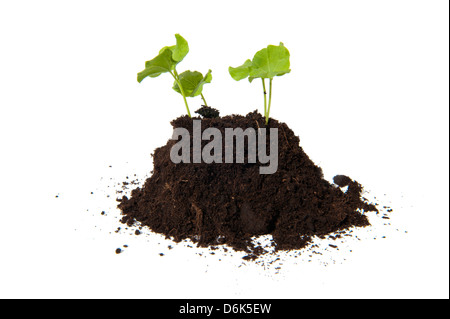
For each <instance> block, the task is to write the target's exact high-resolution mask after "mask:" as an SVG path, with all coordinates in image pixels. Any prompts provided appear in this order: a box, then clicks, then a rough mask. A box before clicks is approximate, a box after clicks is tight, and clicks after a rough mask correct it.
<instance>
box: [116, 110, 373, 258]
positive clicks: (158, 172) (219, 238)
mask: <svg viewBox="0 0 450 319" xmlns="http://www.w3.org/2000/svg"><path fill="white" fill-rule="evenodd" d="M197 119H200V118H197ZM171 124H172V126H173V127H174V128H177V127H182V128H186V129H187V130H188V131H189V132H190V133H191V143H192V136H193V120H192V119H191V118H189V117H188V116H183V117H179V118H177V119H175V120H174V121H172V122H171ZM209 127H215V128H218V129H219V130H221V132H222V136H223V138H224V137H225V128H238V127H239V128H242V129H244V130H245V129H246V128H249V127H252V128H254V129H255V130H256V132H258V128H264V127H266V128H278V147H279V150H278V152H279V155H278V170H277V171H276V173H274V174H260V171H259V167H260V166H261V165H262V164H260V163H248V162H247V159H246V161H245V163H243V164H226V163H223V164H218V163H212V164H206V163H197V164H195V163H179V164H174V163H173V162H172V161H171V159H170V150H171V147H172V146H173V145H174V144H175V143H177V141H176V140H169V141H168V142H167V144H166V145H165V146H162V147H160V148H157V149H156V150H155V151H154V155H153V157H154V169H153V172H152V176H151V177H150V178H148V179H147V180H146V181H145V184H144V185H143V186H142V187H140V188H137V189H134V190H133V191H132V193H131V196H130V198H128V197H123V198H122V199H120V200H119V202H120V204H119V206H118V207H119V208H120V209H121V211H122V214H123V217H122V219H121V222H123V223H126V224H128V225H130V226H131V225H133V224H135V223H139V224H141V225H144V226H148V227H149V228H150V229H152V230H153V231H154V232H157V233H161V234H164V235H166V236H167V237H169V238H172V239H173V240H175V241H181V240H183V239H186V238H190V239H191V240H193V241H194V242H197V243H198V245H199V246H214V245H218V244H227V245H229V246H231V247H233V248H234V249H236V250H244V251H247V252H249V253H250V254H253V255H257V254H258V253H261V251H260V249H258V247H255V246H254V245H253V243H252V240H251V237H253V236H258V235H263V234H271V235H272V236H273V245H275V246H276V249H280V250H286V249H300V248H303V247H305V246H306V245H307V244H308V242H309V241H310V239H311V237H312V236H314V235H319V236H321V235H326V234H329V233H331V232H335V231H338V230H342V229H346V228H348V227H351V226H367V225H369V221H368V219H367V217H366V216H365V215H364V212H366V211H376V210H377V209H376V207H375V206H374V205H372V204H369V203H367V202H366V201H365V200H364V199H363V198H362V197H361V192H362V186H361V185H360V184H359V183H358V182H356V181H354V180H352V179H350V178H349V177H347V176H343V175H338V176H336V177H335V180H334V182H335V184H331V183H329V182H328V181H326V180H325V179H324V177H323V173H322V169H321V168H320V167H318V166H317V165H315V164H314V163H313V162H312V161H311V160H310V158H309V157H308V155H307V154H305V152H304V151H303V149H302V148H301V147H300V145H299V143H300V140H299V137H297V136H296V135H295V134H294V132H293V131H292V130H291V129H289V127H288V126H287V125H286V124H285V123H279V122H278V121H276V120H274V119H271V120H270V121H269V124H268V126H265V124H264V117H263V116H261V115H260V114H259V113H257V112H256V111H255V112H253V113H249V114H247V115H246V116H240V115H231V116H225V117H217V118H203V119H202V121H201V128H202V131H203V130H205V129H206V128H209ZM208 142H209V141H203V142H202V143H203V145H205V144H207V143H208ZM245 144H247V143H245ZM191 145H192V144H191ZM223 145H224V143H223ZM191 152H192V147H191ZM223 154H225V152H223ZM245 154H247V151H246V152H245ZM191 159H192V156H191ZM223 162H224V161H223ZM344 186H346V187H347V189H346V190H345V191H344V190H343V189H342V188H341V187H344Z"/></svg>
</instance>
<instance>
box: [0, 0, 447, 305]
mask: <svg viewBox="0 0 450 319" xmlns="http://www.w3.org/2000/svg"><path fill="white" fill-rule="evenodd" d="M448 9H449V8H448V1H445V0H429V1H415V0H408V1H398V0H389V1H384V0H377V1H361V0H358V1H356V0H355V1H282V0H278V1H262V0H258V1H226V2H218V1H174V0H172V1H168V2H164V1H126V2H124V1H14V2H13V1H2V2H1V4H0V46H1V49H0V107H1V115H0V133H1V135H0V136H1V140H0V145H1V157H0V158H1V166H0V176H1V184H0V190H1V207H0V213H1V218H0V248H1V251H0V297H2V298H207V297H209V298H216V297H222V298H232V297H238V298H240V297H247V298H249V297H250V298H251V297H254V298H355V297H356V298H436V297H437V298H448V292H449V290H448V284H449V278H448V273H449V267H448V265H449V264H448V262H449V259H448V253H449V247H448V243H449V241H448V240H449V238H448V234H449V233H448V225H449V218H448V216H449V201H448V198H449V197H448V196H449V195H448V186H449V182H448V176H449V172H448V168H449V152H448V142H449V141H448V139H449V122H448V121H449V119H448V116H449V114H448V113H449V100H448V96H449V95H448V85H449V83H448V82H449V77H448V70H449V65H448V58H449V51H448V49H449V46H448V44H449V43H448V30H449V29H448V27H449V24H448V22H449V17H448ZM175 33H180V34H181V35H183V36H184V37H185V38H186V39H187V40H188V42H189V45H190V52H189V54H188V56H187V57H186V58H185V60H184V61H183V62H182V63H181V64H180V65H179V68H178V69H179V71H183V70H187V69H191V70H198V71H201V72H203V73H204V72H206V71H207V70H208V69H209V68H211V69H212V70H213V82H212V83H211V84H208V85H206V86H205V89H204V93H205V97H206V99H207V101H208V103H209V104H211V105H212V106H214V107H216V108H218V109H220V110H221V112H222V114H233V113H235V114H236V113H237V114H246V113H248V112H250V111H253V110H255V109H258V110H260V111H261V108H262V97H261V88H260V85H258V83H252V84H250V83H248V82H247V81H241V82H235V81H233V80H232V79H231V77H230V76H229V74H228V72H227V68H228V66H230V65H231V66H237V65H240V64H241V63H243V62H244V61H245V60H246V59H248V58H251V57H252V56H253V54H254V53H255V52H256V51H257V50H259V49H261V48H263V47H265V46H266V45H268V44H278V43H279V42H280V41H282V42H283V43H284V44H285V45H286V47H287V48H288V49H289V50H290V53H291V69H292V71H291V73H290V74H287V75H285V76H283V77H280V78H276V79H275V80H274V89H273V90H274V91H273V94H274V96H273V101H272V113H271V116H272V117H274V118H276V119H278V120H280V121H283V122H286V123H287V124H288V125H289V126H290V127H291V128H292V129H293V130H294V132H295V133H296V134H297V135H299V136H300V138H301V146H302V147H303V148H304V150H305V151H306V153H307V154H308V155H309V156H310V157H311V159H312V160H313V161H315V162H316V163H317V164H318V165H320V166H321V167H322V168H323V169H324V173H325V176H326V178H327V179H330V178H331V177H332V176H333V175H334V174H347V175H349V176H351V177H352V178H354V179H356V180H358V181H359V182H361V183H362V184H363V185H364V186H365V187H366V189H368V190H369V191H370V193H371V195H372V196H377V198H378V199H379V200H380V202H381V204H383V202H382V201H383V200H385V201H386V202H387V203H388V205H389V206H391V207H392V208H393V209H394V212H393V213H392V215H391V221H392V224H393V225H394V224H395V226H392V227H393V228H395V230H392V231H390V230H388V229H387V228H386V230H383V232H386V233H389V235H388V236H386V238H385V239H383V240H373V239H370V240H369V239H367V240H362V241H357V242H354V243H353V242H352V243H350V244H349V245H350V248H349V249H351V250H353V252H352V253H351V254H350V253H348V251H347V250H348V249H347V250H346V251H344V249H342V250H340V251H335V252H331V251H326V253H325V255H324V256H321V257H320V256H319V257H320V258H322V259H326V258H331V259H334V260H339V261H338V262H321V261H320V259H317V258H319V257H317V258H316V259H315V260H314V261H312V262H308V260H307V259H306V260H304V261H301V260H297V261H296V262H295V263H294V262H293V261H292V260H291V258H286V260H285V261H284V264H283V267H282V268H281V269H280V270H279V272H278V273H275V272H274V271H273V269H266V270H265V269H264V267H262V266H258V265H252V264H242V261H241V259H240V256H239V254H232V255H230V254H228V255H224V256H221V257H218V256H217V255H209V252H208V250H205V253H204V254H203V256H202V257H200V256H199V255H198V251H200V250H197V249H196V248H187V247H185V246H183V245H174V244H171V243H170V242H168V241H165V240H164V239H163V238H162V237H160V236H157V235H151V234H150V235H143V236H132V235H129V233H127V232H125V231H123V232H119V233H118V234H116V233H115V232H114V230H115V229H116V228H117V227H118V226H120V223H119V222H118V218H117V215H118V212H117V211H116V210H115V209H114V206H115V205H116V203H115V201H114V199H115V197H114V196H111V197H110V198H107V197H106V194H107V193H108V192H110V193H112V194H113V195H114V191H112V192H111V188H108V186H111V187H112V188H113V187H116V188H117V187H118V185H117V183H120V182H121V181H123V180H125V176H127V175H129V174H130V176H131V175H132V174H137V176H138V177H140V178H141V179H142V178H143V177H144V176H145V175H148V174H150V171H151V169H152V162H151V157H150V153H152V152H153V150H154V149H155V148H156V147H158V146H161V145H164V144H165V143H166V141H167V139H168V138H169V137H170V135H171V126H170V124H169V122H170V121H171V120H172V119H174V118H175V117H177V116H180V115H182V114H184V113H185V108H184V104H183V101H182V98H181V97H180V96H179V95H178V94H176V93H175V92H173V91H172V89H171V85H172V80H171V79H170V76H167V75H162V76H161V77H160V78H157V79H146V80H145V81H143V82H142V83H141V84H138V83H137V81H136V73H137V72H139V71H141V70H142V69H143V67H144V62H145V61H146V60H149V59H151V58H153V57H154V56H155V55H156V54H157V52H158V50H159V49H160V48H161V47H163V46H165V45H172V44H174V43H175V38H174V34H175ZM189 103H190V105H191V109H192V111H193V110H195V109H196V107H198V106H199V105H200V103H201V101H200V100H199V99H190V100H189ZM110 165H111V166H112V167H109V166H110ZM108 183H110V184H108ZM91 192H94V194H91ZM56 195H58V198H56V197H55V196H56ZM102 210H106V212H107V216H101V215H100V212H101V211H102ZM397 229H398V230H397ZM367 231H370V230H367ZM405 231H406V232H405ZM129 232H131V231H129ZM391 233H392V235H391ZM361 234H363V232H362V233H361ZM383 234H384V233H380V234H379V235H380V236H381V235H383ZM370 236H372V235H370ZM377 236H378V235H377ZM372 237H373V236H372ZM123 244H128V245H129V247H128V248H126V249H125V250H124V252H123V253H122V254H120V255H116V254H115V252H114V251H115V249H116V248H117V247H122V245H123ZM347 244H348V243H347ZM167 245H173V246H174V249H173V250H171V251H167V249H166V250H164V248H165V247H166V246H167ZM160 252H164V253H165V256H163V257H161V256H159V253H160ZM327 254H329V255H327ZM333 254H334V255H333ZM344 254H345V256H346V257H345V258H342V256H344ZM329 256H332V257H329ZM219 258H220V259H221V260H220V261H219V260H218V259H219ZM331 259H330V260H331Z"/></svg>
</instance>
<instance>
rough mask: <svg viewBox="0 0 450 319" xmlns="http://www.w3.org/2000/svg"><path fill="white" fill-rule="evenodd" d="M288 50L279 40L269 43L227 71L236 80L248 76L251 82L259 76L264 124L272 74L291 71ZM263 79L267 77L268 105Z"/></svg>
mask: <svg viewBox="0 0 450 319" xmlns="http://www.w3.org/2000/svg"><path fill="white" fill-rule="evenodd" d="M289 66H290V62H289V51H288V49H286V47H285V46H284V45H283V43H281V42H280V45H278V46H275V45H269V46H267V48H265V49H262V50H260V51H258V52H256V54H255V55H254V56H253V60H250V59H248V60H247V61H245V62H244V64H242V65H241V66H238V67H236V68H233V67H231V66H230V67H229V68H228V72H229V73H230V75H231V77H232V78H233V79H235V80H236V81H240V80H242V79H245V78H247V77H248V80H249V81H250V82H252V81H253V80H254V79H255V78H260V79H261V80H262V85H263V93H264V117H265V119H266V125H267V123H269V114H270V106H271V102H272V80H273V77H274V76H282V75H284V74H286V73H289V72H291V70H290V69H289ZM265 79H269V105H267V97H266V96H267V92H266V82H265Z"/></svg>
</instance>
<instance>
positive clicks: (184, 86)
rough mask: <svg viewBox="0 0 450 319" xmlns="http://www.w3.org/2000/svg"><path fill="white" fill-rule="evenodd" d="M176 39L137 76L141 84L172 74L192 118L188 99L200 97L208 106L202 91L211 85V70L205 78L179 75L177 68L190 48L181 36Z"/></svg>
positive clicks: (176, 87) (192, 72)
mask: <svg viewBox="0 0 450 319" xmlns="http://www.w3.org/2000/svg"><path fill="white" fill-rule="evenodd" d="M175 38H176V40H177V42H176V44H175V45H173V46H166V47H164V48H162V49H161V50H160V51H159V54H158V55H157V56H156V57H155V58H153V59H152V60H150V61H147V62H145V69H144V70H142V71H141V72H139V73H138V74H137V80H138V82H139V83H141V82H142V80H143V79H145V78H146V77H151V78H156V77H158V76H160V75H161V74H162V73H170V74H171V75H172V77H173V78H174V80H175V81H174V85H173V89H174V90H175V91H176V92H178V93H180V94H181V95H182V96H183V100H184V104H185V105H186V110H187V113H188V115H189V117H191V112H190V111H189V106H188V103H187V100H186V97H194V96H198V95H200V96H201V98H202V99H203V102H204V103H205V105H206V100H205V97H204V96H203V93H202V91H203V85H204V84H205V83H211V80H212V75H211V70H209V71H208V73H206V75H205V76H203V75H202V74H201V73H200V72H197V71H185V72H183V73H181V74H178V72H177V70H176V66H177V65H178V63H180V62H181V61H182V60H183V59H184V57H185V56H186V55H187V54H188V52H189V46H188V43H187V41H186V40H185V39H184V38H183V37H182V36H181V35H179V34H175Z"/></svg>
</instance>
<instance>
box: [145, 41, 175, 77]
mask: <svg viewBox="0 0 450 319" xmlns="http://www.w3.org/2000/svg"><path fill="white" fill-rule="evenodd" d="M175 63H176V62H175V61H174V60H173V59H172V51H171V50H169V49H166V50H164V51H163V52H162V53H160V54H159V55H158V56H156V58H154V59H153V60H150V61H147V62H145V69H144V70H143V71H141V72H139V73H138V75H137V80H138V82H139V83H140V82H141V81H142V80H143V79H145V78H146V77H147V76H150V77H152V78H155V77H157V76H159V75H160V74H161V73H166V72H170V71H171V70H172V67H173V65H174V64H175Z"/></svg>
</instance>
